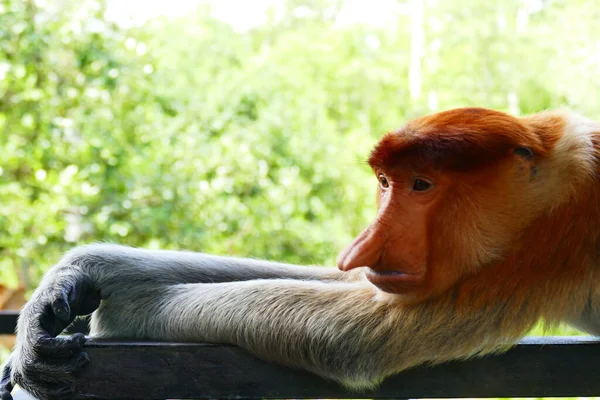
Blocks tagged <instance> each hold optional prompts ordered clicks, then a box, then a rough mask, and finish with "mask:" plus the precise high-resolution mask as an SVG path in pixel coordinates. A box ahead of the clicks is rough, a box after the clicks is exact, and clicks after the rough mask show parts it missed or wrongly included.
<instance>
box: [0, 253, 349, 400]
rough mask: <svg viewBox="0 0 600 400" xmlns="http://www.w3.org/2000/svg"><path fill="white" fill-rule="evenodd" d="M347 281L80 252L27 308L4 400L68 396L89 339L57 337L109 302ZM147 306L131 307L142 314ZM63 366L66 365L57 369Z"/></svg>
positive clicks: (2, 388) (160, 256)
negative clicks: (184, 286)
mask: <svg viewBox="0 0 600 400" xmlns="http://www.w3.org/2000/svg"><path fill="white" fill-rule="evenodd" d="M342 275H343V273H341V272H340V271H338V270H336V269H333V268H325V267H302V266H293V265H286V264H280V263H273V262H267V261H261V260H251V259H240V258H231V257H219V256H213V255H208V254H202V253H191V252H176V251H149V250H141V249H133V248H129V247H125V246H118V245H108V244H99V245H90V246H83V247H79V248H76V249H74V250H73V251H71V252H69V253H68V254H67V255H66V256H65V257H64V258H63V259H62V260H61V261H60V262H59V263H58V264H57V265H56V266H55V267H53V268H52V269H51V270H50V271H49V272H48V273H47V274H46V276H45V277H44V279H43V280H42V282H41V284H40V286H39V287H38V289H37V290H36V291H35V292H34V294H33V296H32V298H31V300H30V301H29V302H28V303H27V304H26V306H25V307H24V308H23V310H22V312H21V317H20V319H19V323H18V328H17V329H18V339H17V347H16V348H15V351H14V352H13V356H12V357H11V360H10V361H9V362H7V364H6V368H4V369H3V370H2V376H0V398H2V400H5V398H9V397H10V394H9V393H10V389H12V386H13V384H14V383H15V382H19V383H20V384H21V386H23V387H25V388H28V389H29V390H30V391H31V392H32V393H33V394H34V395H37V397H39V398H45V397H56V396H63V397H64V396H67V395H68V393H69V391H70V390H71V388H70V385H71V382H73V376H72V375H73V373H74V371H76V370H78V369H79V368H81V367H82V366H83V365H85V364H86V363H87V361H88V360H87V356H86V355H85V353H83V352H82V345H83V343H84V341H85V338H84V337H83V336H82V335H74V336H72V337H70V338H62V337H59V338H56V336H57V335H59V334H60V333H61V332H62V331H63V330H64V329H65V328H66V327H67V326H68V325H69V324H70V323H71V322H73V320H74V319H75V317H76V316H78V315H86V314H89V313H91V312H92V311H94V310H95V309H96V308H98V306H99V304H100V301H101V299H109V298H111V297H112V296H113V295H115V296H116V295H117V294H119V293H121V294H122V293H134V292H135V293H138V294H139V293H140V290H141V291H142V292H144V293H145V295H147V296H149V297H150V298H152V299H155V300H157V301H161V302H162V301H164V300H165V299H163V298H161V297H159V296H158V295H157V293H159V291H160V289H161V288H165V287H169V285H176V284H181V283H189V282H227V281H244V280H251V279H268V278H276V279H280V278H286V279H298V280H323V281H331V280H340V279H342ZM140 299H141V298H137V300H136V301H134V302H133V303H131V305H133V306H135V304H136V303H137V302H138V301H139V300H140ZM144 305H146V304H144ZM144 305H141V308H143V307H144ZM126 308H129V307H126ZM132 309H135V307H133V308H132ZM132 312H133V311H132ZM144 315H145V316H146V317H148V318H153V317H152V316H150V315H148V314H147V313H144ZM57 359H60V360H61V362H59V363H57V362H56V360H57ZM9 375H10V376H11V378H10V379H9ZM2 396H4V397H2Z"/></svg>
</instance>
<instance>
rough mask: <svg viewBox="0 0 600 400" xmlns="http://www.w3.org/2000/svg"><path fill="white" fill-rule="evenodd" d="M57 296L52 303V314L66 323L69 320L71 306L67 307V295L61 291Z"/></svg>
mask: <svg viewBox="0 0 600 400" xmlns="http://www.w3.org/2000/svg"><path fill="white" fill-rule="evenodd" d="M58 296H59V297H57V298H56V299H54V300H53V301H52V305H51V306H52V312H54V315H55V316H56V318H58V319H60V320H61V321H64V322H68V321H69V320H70V319H71V306H69V301H68V299H67V294H66V293H65V292H63V291H61V292H59V294H58Z"/></svg>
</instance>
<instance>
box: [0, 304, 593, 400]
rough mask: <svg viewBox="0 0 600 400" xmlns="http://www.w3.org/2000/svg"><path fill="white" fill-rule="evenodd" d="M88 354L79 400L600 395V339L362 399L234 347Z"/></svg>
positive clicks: (9, 324)
mask: <svg viewBox="0 0 600 400" xmlns="http://www.w3.org/2000/svg"><path fill="white" fill-rule="evenodd" d="M8 314H10V315H8ZM15 320H16V313H6V312H4V313H3V312H0V333H8V332H12V330H14V322H15ZM86 348H87V351H88V353H89V355H90V358H91V360H92V361H91V363H90V365H89V366H88V367H87V368H86V369H85V370H84V371H83V372H82V374H81V375H80V377H79V381H78V385H77V386H78V390H79V393H78V396H77V398H78V399H90V398H96V399H112V400H114V399H123V400H124V399H130V400H137V399H181V398H184V399H259V398H279V399H281V398H288V399H289V398H295V399H298V398H321V399H323V398H338V399H339V398H354V399H356V398H380V399H383V398H428V397H429V398H431V397H435V398H443V397H461V398H464V397H566V396H569V397H575V396H585V397H587V396H599V395H600V339H598V338H592V337H587V336H579V337H540V338H533V337H532V338H527V339H525V340H523V341H522V342H520V343H519V344H518V345H517V346H515V347H514V348H512V349H511V350H509V351H508V352H506V353H504V354H499V355H493V356H487V357H484V358H477V359H471V360H468V361H460V362H452V363H447V364H444V365H438V366H435V367H426V366H422V367H418V368H414V369H411V370H408V371H405V372H403V373H401V374H399V375H397V376H394V377H391V378H389V379H387V380H386V381H385V382H384V383H383V384H382V385H381V387H380V388H379V389H378V390H377V391H374V392H364V393H349V392H347V391H345V390H343V389H342V388H341V387H340V386H339V385H338V384H336V383H334V382H330V381H326V380H324V379H321V378H319V377H317V376H315V375H312V374H310V373H307V372H303V371H298V370H293V369H290V368H285V367H281V366H278V365H275V364H271V363H267V362H264V361H261V360H259V359H257V358H256V357H254V356H252V355H250V354H249V353H247V352H246V351H244V350H242V349H240V348H237V347H234V346H217V345H210V344H189V343H154V342H101V341H94V340H91V341H89V342H88V343H87V344H86Z"/></svg>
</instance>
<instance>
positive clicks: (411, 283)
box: [365, 268, 425, 294]
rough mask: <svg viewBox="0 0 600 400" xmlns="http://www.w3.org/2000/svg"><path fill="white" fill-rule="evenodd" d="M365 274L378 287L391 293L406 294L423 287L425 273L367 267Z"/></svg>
mask: <svg viewBox="0 0 600 400" xmlns="http://www.w3.org/2000/svg"><path fill="white" fill-rule="evenodd" d="M365 276H366V277H367V279H368V280H369V282H371V283H372V284H373V285H375V286H376V287H377V288H378V289H380V290H382V291H384V292H386V293H391V294H406V293H408V292H413V291H416V290H418V289H420V288H422V287H423V284H424V282H425V274H421V273H417V274H407V273H403V272H399V271H382V272H381V271H374V270H372V269H370V268H369V269H367V272H366V273H365Z"/></svg>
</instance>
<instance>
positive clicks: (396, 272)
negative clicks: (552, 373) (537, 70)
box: [0, 108, 600, 400]
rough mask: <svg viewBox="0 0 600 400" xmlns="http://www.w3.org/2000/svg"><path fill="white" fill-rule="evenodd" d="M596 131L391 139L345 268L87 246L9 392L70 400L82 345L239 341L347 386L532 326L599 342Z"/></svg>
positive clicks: (490, 128)
mask: <svg viewBox="0 0 600 400" xmlns="http://www.w3.org/2000/svg"><path fill="white" fill-rule="evenodd" d="M599 155H600V124H599V123H597V122H593V121H590V120H588V119H585V118H583V117H580V116H577V115H574V114H572V113H569V112H566V111H552V112H543V113H540V114H535V115H530V116H526V117H522V118H515V117H512V116H509V115H507V114H504V113H501V112H497V111H492V110H487V109H480V108H462V109H455V110H450V111H446V112H442V113H438V114H434V115H431V116H426V117H423V118H418V119H415V120H413V121H410V122H408V123H407V124H406V125H405V126H404V127H402V128H401V129H399V130H397V131H394V132H391V133H388V134H387V135H385V136H384V137H383V138H382V139H381V141H380V142H379V143H378V144H377V145H376V147H375V148H374V150H373V151H372V153H371V156H370V158H369V164H370V165H371V167H372V168H373V171H374V174H375V178H376V182H377V184H378V185H379V192H378V205H379V206H378V207H379V209H378V214H377V217H376V218H375V221H374V222H373V223H372V224H371V225H370V226H369V227H367V228H366V229H365V231H364V232H363V233H361V234H360V235H359V236H358V238H357V239H355V240H354V241H353V242H352V243H351V244H350V245H349V246H348V247H347V248H346V249H345V250H343V251H342V253H341V254H340V256H339V260H338V267H339V269H340V270H341V271H338V270H333V269H329V268H319V267H302V266H292V265H284V264H278V263H273V262H267V261H258V260H249V259H240V258H227V257H219V256H214V255H207V254H199V253H191V252H175V251H149V250H141V249H134V248H129V247H123V246H118V245H108V244H98V245H90V246H84V247H79V248H76V249H74V250H73V251H71V252H70V253H68V254H67V255H66V256H65V257H64V258H63V259H62V260H61V261H60V262H59V263H58V264H57V265H56V266H55V267H53V268H52V269H51V270H50V271H49V272H48V273H47V274H46V276H45V277H44V279H43V281H42V282H41V284H40V286H39V288H38V289H37V290H36V291H35V293H34V295H33V297H32V298H31V300H30V301H29V302H28V303H27V305H26V306H25V308H24V309H23V313H22V317H21V318H20V319H19V323H18V343H17V346H16V348H15V350H14V352H13V354H12V356H11V359H10V360H9V362H8V363H7V364H6V366H5V368H4V372H3V377H2V382H1V386H0V392H1V393H2V396H4V397H2V399H3V400H4V399H8V398H10V394H9V393H10V390H11V389H12V386H13V384H15V383H18V384H19V385H21V386H22V387H23V388H25V389H26V390H27V391H29V392H30V393H32V394H33V395H35V396H37V397H39V398H42V399H54V398H68V397H69V395H70V394H72V393H73V390H74V387H73V382H74V378H73V373H74V372H76V371H78V370H79V369H80V368H82V367H83V366H84V365H85V364H86V363H87V362H88V361H89V360H88V356H87V355H86V353H85V352H84V349H83V348H82V345H83V343H84V341H85V339H84V337H83V336H81V335H75V336H71V337H56V336H57V335H58V334H59V333H60V332H62V331H63V329H64V328H65V327H66V326H67V325H69V324H70V323H71V322H72V321H73V319H74V318H75V316H77V315H82V314H87V313H91V312H94V313H93V315H92V322H91V335H92V336H94V337H99V338H119V339H138V340H139V339H151V340H165V341H196V342H213V343H230V344H235V345H238V346H241V347H243V348H245V349H247V350H249V351H250V352H252V353H254V354H255V355H257V356H258V357H261V358H263V359H266V360H271V361H274V362H278V363H281V364H285V365H289V366H293V367H298V368H303V369H306V370H308V371H312V372H314V373H316V374H319V375H321V376H323V377H326V378H330V379H334V380H336V381H338V382H340V383H342V384H343V385H346V386H348V387H350V388H365V387H372V386H374V385H377V384H378V383H379V382H380V381H381V380H382V379H384V378H385V377H387V376H389V375H391V374H394V373H397V372H399V371H401V370H403V369H406V368H408V367H412V366H415V365H417V364H420V363H424V362H429V363H439V362H443V361H447V360H452V359H459V358H465V357H469V356H471V355H473V354H479V355H481V354H485V353H488V352H490V351H494V350H497V349H498V348H499V347H500V346H505V345H506V344H507V343H511V342H514V341H516V340H517V339H519V338H520V337H521V336H523V335H524V334H525V333H526V332H527V331H528V330H529V329H530V328H531V327H532V326H533V325H534V324H535V323H536V322H537V321H538V320H539V319H540V318H544V319H545V321H547V322H548V323H551V324H552V323H558V322H563V321H566V322H569V323H571V324H573V325H575V326H577V327H579V328H581V329H583V330H586V331H587V332H590V333H596V334H600V263H599V255H600V242H599V232H600V185H599V184H598V183H599Z"/></svg>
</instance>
